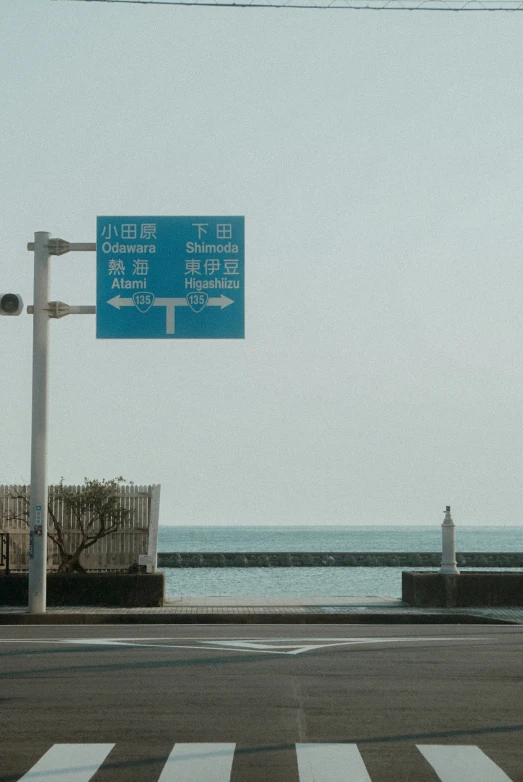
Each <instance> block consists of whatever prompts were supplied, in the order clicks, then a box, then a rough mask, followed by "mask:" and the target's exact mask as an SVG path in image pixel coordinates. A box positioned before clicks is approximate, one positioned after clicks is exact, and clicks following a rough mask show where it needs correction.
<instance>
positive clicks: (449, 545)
mask: <svg viewBox="0 0 523 782" xmlns="http://www.w3.org/2000/svg"><path fill="white" fill-rule="evenodd" d="M441 539H442V540H441V542H442V556H441V567H440V569H439V572H440V573H443V574H444V575H445V574H446V575H449V574H450V575H458V576H459V570H458V568H457V562H456V529H455V524H454V522H453V521H452V516H451V515H450V505H447V507H446V509H445V518H444V520H443V524H442V525H441Z"/></svg>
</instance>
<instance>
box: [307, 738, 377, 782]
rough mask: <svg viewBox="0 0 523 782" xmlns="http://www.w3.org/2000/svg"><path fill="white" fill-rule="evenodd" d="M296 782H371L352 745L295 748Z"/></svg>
mask: <svg viewBox="0 0 523 782" xmlns="http://www.w3.org/2000/svg"><path fill="white" fill-rule="evenodd" d="M296 754H297V756H298V773H299V777H300V782H371V778H370V777H369V774H368V772H367V769H366V768H365V764H364V762H363V760H362V757H361V755H360V753H359V750H358V747H357V746H356V744H296Z"/></svg>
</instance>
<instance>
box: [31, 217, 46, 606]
mask: <svg viewBox="0 0 523 782" xmlns="http://www.w3.org/2000/svg"><path fill="white" fill-rule="evenodd" d="M50 236H51V234H50V233H47V232H46V231H37V232H36V233H35V241H34V305H33V306H34V313H33V409H32V415H33V418H32V430H31V510H30V551H29V613H30V614H43V613H45V610H46V586H47V584H46V577H47V431H48V423H47V411H48V386H49V379H48V367H49V310H48V308H49V255H50V253H49V239H50Z"/></svg>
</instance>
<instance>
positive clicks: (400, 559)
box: [158, 551, 523, 568]
mask: <svg viewBox="0 0 523 782" xmlns="http://www.w3.org/2000/svg"><path fill="white" fill-rule="evenodd" d="M456 559H457V562H458V567H465V566H467V567H523V553H521V554H515V553H510V552H509V553H484V552H463V553H461V554H457V555H456ZM440 565H441V553H440V552H425V553H423V552H421V553H416V552H396V551H394V552H384V551H365V552H350V553H340V552H327V553H317V552H311V553H307V552H295V551H293V552H289V553H282V552H224V553H219V554H218V553H205V552H202V553H199V552H159V553H158V567H160V568H167V567H178V568H190V567H212V568H216V567H439V566H440Z"/></svg>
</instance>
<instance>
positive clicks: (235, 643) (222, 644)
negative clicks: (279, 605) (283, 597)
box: [0, 636, 492, 655]
mask: <svg viewBox="0 0 523 782" xmlns="http://www.w3.org/2000/svg"><path fill="white" fill-rule="evenodd" d="M175 640H176V641H181V640H199V639H192V638H191V639H184V638H172V637H159V638H156V637H152V638H145V637H141V636H137V637H134V638H126V639H122V638H62V639H34V640H33V639H26V638H21V639H13V638H9V639H0V644H2V643H32V644H58V645H77V646H119V647H123V646H127V647H132V648H140V647H143V648H144V649H145V648H158V649H200V650H202V649H215V650H218V649H219V650H222V651H237V652H251V653H257V654H286V655H298V654H303V653H304V652H313V651H316V650H318V649H330V648H334V647H336V646H346V647H347V646H361V645H372V644H395V643H411V642H416V643H420V642H436V643H437V642H441V641H444V642H447V641H451V642H453V643H454V642H461V641H465V642H466V643H469V642H471V641H491V640H492V639H491V638H490V637H479V638H475V637H470V636H465V637H457V638H456V637H451V636H422V637H412V636H407V637H405V638H398V637H394V636H392V637H389V638H372V637H369V638H361V637H359V638H350V639H345V640H343V639H341V640H340V639H339V638H317V639H313V638H311V639H309V638H300V639H291V638H288V639H282V638H267V639H263V640H258V639H247V638H246V639H242V640H239V639H220V640H204V639H202V640H200V644H199V645H196V644H194V645H189V644H185V643H183V644H180V643H172V641H175ZM144 641H167V643H144ZM304 641H309V642H310V641H314V643H308V644H305V645H304V644H303V642H304Z"/></svg>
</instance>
